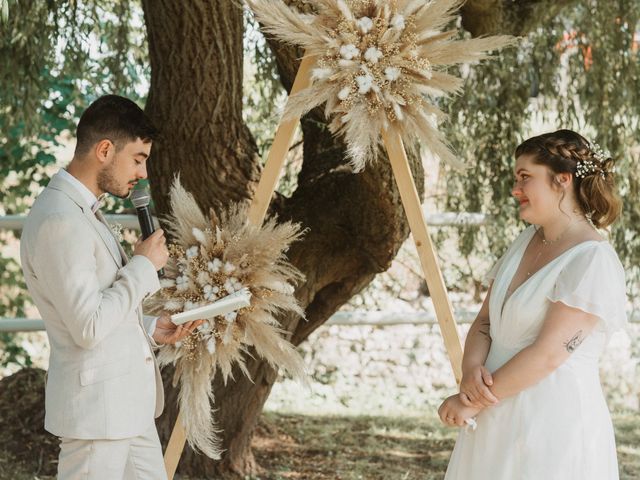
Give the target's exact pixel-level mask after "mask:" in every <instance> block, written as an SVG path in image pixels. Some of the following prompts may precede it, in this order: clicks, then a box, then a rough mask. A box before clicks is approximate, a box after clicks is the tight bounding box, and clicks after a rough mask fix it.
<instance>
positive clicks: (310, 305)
mask: <svg viewBox="0 0 640 480" xmlns="http://www.w3.org/2000/svg"><path fill="white" fill-rule="evenodd" d="M142 3H143V8H144V13H145V21H146V24H147V30H148V40H149V56H150V61H151V69H152V74H151V87H150V92H149V97H148V102H147V106H146V109H147V112H148V114H149V115H150V116H151V118H152V119H153V120H154V121H155V123H156V124H157V125H158V126H159V127H160V129H161V132H162V139H161V140H160V141H158V142H156V143H157V145H154V147H153V152H152V158H151V160H150V161H149V174H150V178H151V185H152V192H153V194H154V199H155V201H156V208H157V211H158V214H160V215H162V214H165V213H167V212H168V202H167V193H168V191H169V187H170V184H171V182H172V180H173V177H174V175H175V174H176V173H178V172H180V175H181V181H182V183H183V185H184V186H185V187H186V188H187V189H188V190H190V191H191V192H192V193H193V194H194V196H195V197H196V199H197V201H198V203H199V204H200V206H201V207H203V208H205V209H208V208H214V209H215V210H217V211H219V210H220V209H222V208H224V206H225V205H228V204H230V203H232V202H237V201H247V200H248V199H249V198H250V197H251V195H252V193H253V191H254V189H255V185H256V181H257V180H258V178H259V171H260V169H259V166H258V165H259V164H258V158H257V155H256V146H255V143H254V141H253V139H252V137H251V134H250V132H249V131H248V130H247V128H246V126H245V124H244V123H243V120H242V53H243V45H242V33H243V20H242V12H241V9H240V7H239V6H238V4H237V3H236V2H228V1H227V0H215V1H205V0H191V1H190V2H179V1H177V0H173V1H171V0H154V1H152V0H143V2H142ZM483 3H491V5H490V8H491V9H490V10H489V11H488V13H487V15H489V17H490V16H491V15H492V14H496V12H497V11H498V9H500V11H499V14H496V15H499V16H500V17H499V18H501V19H502V18H503V17H502V15H504V9H506V8H507V6H508V5H513V3H514V2H507V3H505V4H504V5H505V6H504V7H503V6H502V4H501V3H498V2H490V1H487V2H482V1H480V0H478V1H475V2H474V1H473V0H471V1H470V2H469V3H468V4H467V6H466V7H465V8H466V15H465V16H466V17H467V18H466V25H469V27H467V28H469V29H472V30H471V31H472V32H473V33H474V34H479V33H487V32H488V31H492V32H493V31H494V30H493V29H494V28H497V29H499V28H505V22H504V21H501V22H498V23H497V24H496V25H497V26H495V27H493V26H492V27H488V26H487V25H489V23H487V24H486V25H484V26H482V25H480V24H478V23H477V22H476V23H473V22H472V21H471V20H470V19H469V17H470V16H473V15H476V14H477V10H476V9H477V8H480V6H481V4H483ZM515 3H517V2H515ZM532 3H535V2H532ZM512 8H516V7H512ZM496 18H497V17H496ZM492 21H493V20H492ZM479 25H480V26H479ZM491 25H493V24H491ZM483 29H484V30H483ZM508 31H511V30H508ZM270 44H271V46H272V49H273V52H274V54H275V56H276V59H277V62H278V67H279V71H280V75H281V80H282V83H283V85H284V86H285V88H287V90H288V89H289V88H290V87H291V85H292V82H293V78H294V77H295V72H296V71H297V67H298V60H297V59H299V58H300V56H301V52H300V51H296V50H295V49H294V48H293V47H290V46H284V45H281V44H278V43H276V42H273V41H271V42H270ZM302 131H303V135H304V161H303V166H302V170H301V172H300V174H299V177H298V188H297V190H296V191H295V192H294V194H293V195H292V196H291V198H283V199H281V201H279V202H278V203H277V204H272V206H271V208H272V213H277V214H278V215H279V216H280V218H281V219H283V220H293V221H295V222H300V223H301V224H302V226H303V227H305V228H308V229H309V231H308V234H307V235H306V236H305V238H304V240H302V241H300V242H298V243H296V244H294V245H293V247H292V248H291V249H290V250H289V258H290V260H291V262H292V263H293V264H294V265H295V266H297V267H298V268H299V269H300V270H301V271H302V272H303V273H304V274H305V276H306V281H305V282H304V283H303V284H302V285H300V286H299V287H298V289H297V291H296V295H297V298H298V299H299V301H300V303H301V305H302V306H303V307H304V308H305V310H306V317H307V319H306V321H300V319H298V318H294V317H286V318H282V319H281V321H282V325H283V327H284V328H285V329H286V330H287V331H288V332H289V333H290V336H291V340H292V342H293V343H294V344H296V345H297V344H299V343H300V342H302V341H304V340H305V339H306V338H307V337H308V336H309V335H310V334H311V333H312V332H313V331H314V330H315V329H316V328H318V327H319V326H320V325H322V324H323V323H324V322H325V321H326V320H327V318H329V316H331V314H333V313H334V312H335V311H337V310H338V309H339V308H340V307H341V306H342V305H343V304H344V303H345V302H347V301H348V300H349V298H351V297H352V296H353V295H354V294H356V293H357V292H359V291H360V290H362V289H363V288H364V287H365V286H366V285H367V284H368V283H369V282H370V281H371V280H372V279H373V278H374V276H375V275H376V274H377V273H379V272H383V271H385V270H386V269H387V268H388V267H389V266H390V264H391V261H392V260H393V258H394V257H395V255H396V253H397V251H398V249H399V248H400V246H401V245H402V243H403V241H404V240H405V239H406V238H407V236H408V234H409V229H408V226H407V223H406V220H405V215H404V212H403V209H402V205H401V201H400V197H399V192H398V190H397V188H396V185H395V182H394V179H393V177H392V173H391V169H390V166H389V165H388V162H387V161H386V156H385V155H384V152H383V154H382V155H381V156H380V159H379V161H378V162H376V163H373V164H371V165H370V166H369V167H368V168H366V169H365V170H364V171H363V172H362V173H359V174H353V173H352V172H351V171H350V169H349V167H347V166H346V161H345V148H344V145H343V143H342V142H341V141H340V140H339V139H336V138H334V137H333V136H332V135H331V134H330V133H329V132H328V129H327V127H326V121H325V119H324V118H323V117H322V114H321V113H320V112H318V111H314V112H311V113H310V114H309V115H308V116H307V117H305V118H304V119H303V120H302ZM411 167H412V171H413V174H414V178H415V180H416V183H417V185H418V188H419V190H420V195H423V193H424V192H423V191H422V189H423V183H424V182H423V180H424V172H423V170H422V165H421V163H420V161H419V159H418V158H416V156H411ZM247 368H248V370H249V371H250V372H251V374H252V380H253V382H252V381H250V380H248V379H246V378H245V377H244V376H243V375H242V374H241V373H240V372H239V371H236V372H235V378H236V381H235V382H233V383H230V384H229V385H226V386H225V385H223V383H222V380H221V379H220V378H215V379H214V383H213V389H214V392H215V396H216V402H215V409H216V418H217V421H218V426H219V427H220V429H222V431H223V433H222V434H221V435H222V438H223V448H224V449H225V453H224V457H223V459H222V460H221V461H220V462H213V461H211V460H210V459H208V458H206V457H204V456H201V455H197V454H195V453H194V452H193V451H191V450H190V449H189V448H188V447H187V448H186V449H185V452H184V454H183V457H182V459H181V462H180V465H179V468H178V471H179V472H181V473H184V474H189V475H200V476H202V475H221V474H226V473H230V472H232V473H236V474H241V475H246V474H255V473H257V472H258V471H259V467H258V466H257V465H256V462H255V460H254V457H253V455H252V453H251V434H252V431H253V429H254V427H255V425H256V422H257V419H258V417H259V415H260V412H261V411H262V407H263V405H264V402H265V401H266V399H267V398H268V395H269V393H270V391H271V387H272V386H273V383H274V382H275V380H276V377H277V373H276V372H275V371H273V370H272V369H271V368H270V367H269V366H268V365H266V364H265V363H264V362H262V361H261V360H260V359H259V358H254V359H249V360H248V362H247ZM172 373H173V372H172V370H171V369H170V368H167V369H166V370H165V372H163V376H164V379H165V391H166V400H167V401H166V408H165V413H164V414H163V416H162V417H161V418H160V419H159V421H158V430H159V433H160V437H161V439H162V441H163V443H164V444H165V445H166V442H167V441H168V438H169V435H170V433H171V430H172V428H173V425H174V423H175V419H176V416H177V411H176V398H177V391H176V390H175V389H174V388H173V387H172V386H171V376H172Z"/></svg>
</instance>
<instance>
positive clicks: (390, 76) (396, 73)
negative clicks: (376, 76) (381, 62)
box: [384, 67, 400, 82]
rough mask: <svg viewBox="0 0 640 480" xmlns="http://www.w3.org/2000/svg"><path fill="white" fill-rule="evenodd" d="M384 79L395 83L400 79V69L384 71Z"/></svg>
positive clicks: (389, 68) (391, 68)
mask: <svg viewBox="0 0 640 480" xmlns="http://www.w3.org/2000/svg"><path fill="white" fill-rule="evenodd" d="M384 77H385V78H386V79H387V80H389V81H390V82H393V81H395V80H397V79H398V78H400V69H399V68H398V67H387V68H385V69H384Z"/></svg>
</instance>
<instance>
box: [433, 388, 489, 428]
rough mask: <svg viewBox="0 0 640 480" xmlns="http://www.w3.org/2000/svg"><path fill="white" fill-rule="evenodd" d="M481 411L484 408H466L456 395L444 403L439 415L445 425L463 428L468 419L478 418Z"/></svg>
mask: <svg viewBox="0 0 640 480" xmlns="http://www.w3.org/2000/svg"><path fill="white" fill-rule="evenodd" d="M481 410H482V408H474V407H467V406H465V405H464V404H463V403H462V401H461V400H460V395H459V394H456V395H451V396H450V397H449V398H447V399H446V400H445V401H444V402H442V405H440V408H439V409H438V415H439V416H440V420H442V423H444V424H445V425H449V426H454V425H455V426H458V427H462V426H463V425H464V424H465V422H464V421H465V420H466V419H468V418H472V417H474V416H476V415H477V414H478V412H480V411H481Z"/></svg>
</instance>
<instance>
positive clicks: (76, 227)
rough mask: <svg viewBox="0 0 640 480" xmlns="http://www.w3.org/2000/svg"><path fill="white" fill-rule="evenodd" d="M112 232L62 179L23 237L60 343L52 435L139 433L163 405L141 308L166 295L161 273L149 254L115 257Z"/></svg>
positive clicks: (25, 257)
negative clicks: (150, 299)
mask: <svg viewBox="0 0 640 480" xmlns="http://www.w3.org/2000/svg"><path fill="white" fill-rule="evenodd" d="M103 227H104V225H103V224H101V223H100V222H99V220H98V219H97V218H96V217H95V215H94V213H92V211H91V208H90V206H89V205H87V204H86V201H85V200H84V199H83V198H82V195H81V194H80V192H78V191H77V190H76V188H75V187H74V186H73V185H71V184H70V183H69V182H67V181H65V180H64V179H63V178H60V177H59V176H58V175H55V176H54V177H53V178H52V179H51V182H50V183H49V185H48V186H47V187H46V188H45V189H44V191H43V192H42V193H41V194H40V195H39V196H38V198H37V199H36V201H35V203H34V205H33V208H32V209H31V212H30V213H29V215H28V217H27V219H26V221H25V225H24V229H23V232H22V238H21V242H20V257H21V260H22V268H23V271H24V274H25V280H26V283H27V287H28V289H29V292H30V293H31V296H32V298H33V300H34V302H35V304H36V306H37V307H38V310H39V311H40V314H41V315H42V318H43V320H44V324H45V328H46V330H47V335H48V337H49V342H50V346H51V354H50V358H49V371H48V375H47V385H46V412H45V429H46V430H48V431H49V432H51V433H53V434H54V435H57V436H60V437H68V438H77V439H120V438H127V437H133V436H137V435H140V434H142V433H144V432H145V431H147V430H148V429H149V426H150V425H151V424H152V422H153V419H154V417H157V416H159V415H160V413H161V412H162V409H163V405H164V397H163V390H162V380H161V378H160V372H159V370H158V365H157V362H156V359H155V356H154V355H153V354H152V353H150V352H151V350H150V349H147V348H146V347H145V343H146V344H149V345H150V344H151V343H153V341H152V340H151V339H150V338H149V336H148V334H147V333H146V331H145V330H144V326H143V316H142V309H141V302H142V300H143V299H144V298H146V296H148V295H150V294H152V293H154V292H156V291H157V290H158V289H159V288H160V284H159V281H158V276H157V274H156V271H155V268H154V266H153V264H152V263H151V262H150V261H149V260H148V259H147V258H146V257H143V256H140V255H135V256H133V257H132V258H131V259H130V260H128V259H127V258H126V255H125V254H124V251H121V250H122V249H121V248H120V251H113V246H111V247H109V245H113V243H112V242H111V243H110V242H109V240H110V239H109V238H108V235H110V234H111V233H110V232H108V231H107V230H106V229H105V228H103ZM116 243H117V242H116Z"/></svg>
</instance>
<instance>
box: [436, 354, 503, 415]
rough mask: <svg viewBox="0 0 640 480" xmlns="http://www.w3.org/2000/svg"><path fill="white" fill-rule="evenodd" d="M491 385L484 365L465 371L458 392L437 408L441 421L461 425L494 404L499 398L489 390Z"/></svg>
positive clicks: (491, 379)
mask: <svg viewBox="0 0 640 480" xmlns="http://www.w3.org/2000/svg"><path fill="white" fill-rule="evenodd" d="M491 385H493V377H492V376H491V373H490V372H489V370H487V369H486V368H485V366H484V365H478V366H476V367H473V368H471V369H469V370H468V371H467V372H465V373H464V374H463V376H462V381H461V382H460V393H457V394H455V395H452V396H450V397H449V398H447V399H446V400H445V401H444V402H442V405H440V408H439V409H438V415H439V416H440V420H441V421H442V423H444V424H445V425H450V426H458V427H461V426H463V425H464V424H465V421H466V420H468V419H471V418H473V417H474V416H476V415H477V414H478V413H479V412H480V411H481V410H483V409H484V408H486V407H492V406H494V405H496V404H497V403H498V401H499V400H498V398H496V396H495V395H494V394H493V393H492V392H491V390H490V388H489V387H490V386H491Z"/></svg>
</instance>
